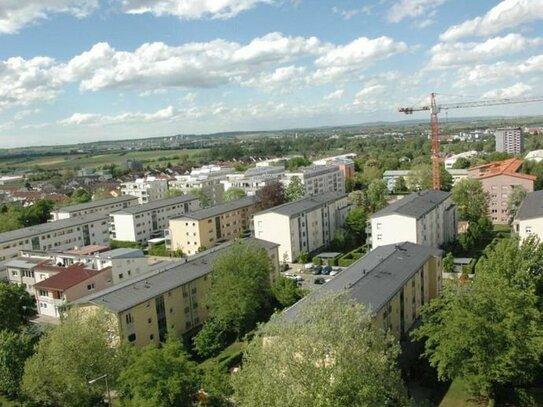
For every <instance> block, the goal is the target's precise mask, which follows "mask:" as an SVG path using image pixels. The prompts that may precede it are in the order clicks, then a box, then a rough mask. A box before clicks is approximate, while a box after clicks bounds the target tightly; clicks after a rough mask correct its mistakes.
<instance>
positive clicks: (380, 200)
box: [367, 179, 388, 213]
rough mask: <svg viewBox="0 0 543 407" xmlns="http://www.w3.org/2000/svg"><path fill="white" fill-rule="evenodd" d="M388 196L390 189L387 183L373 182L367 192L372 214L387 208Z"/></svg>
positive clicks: (377, 180) (378, 180) (380, 180)
mask: <svg viewBox="0 0 543 407" xmlns="http://www.w3.org/2000/svg"><path fill="white" fill-rule="evenodd" d="M387 194H388V189H387V184H386V182H385V181H383V180H382V179H376V180H373V181H371V183H370V184H369V185H368V192H367V196H368V204H369V208H368V210H369V212H370V213H374V212H377V211H379V210H381V209H383V208H384V207H385V206H387V198H386V197H387Z"/></svg>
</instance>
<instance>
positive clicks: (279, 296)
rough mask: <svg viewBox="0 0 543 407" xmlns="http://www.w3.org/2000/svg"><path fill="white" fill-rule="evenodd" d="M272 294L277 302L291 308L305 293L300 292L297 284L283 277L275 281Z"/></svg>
mask: <svg viewBox="0 0 543 407" xmlns="http://www.w3.org/2000/svg"><path fill="white" fill-rule="evenodd" d="M272 292H273V295H274V296H275V299H276V300H277V302H279V304H281V306H283V307H290V306H291V305H292V304H294V303H295V302H296V301H298V300H299V299H300V298H302V297H303V292H302V291H300V289H299V288H298V285H297V284H296V282H295V281H294V280H291V279H290V278H286V277H283V276H280V277H278V278H277V280H275V283H273V285H272Z"/></svg>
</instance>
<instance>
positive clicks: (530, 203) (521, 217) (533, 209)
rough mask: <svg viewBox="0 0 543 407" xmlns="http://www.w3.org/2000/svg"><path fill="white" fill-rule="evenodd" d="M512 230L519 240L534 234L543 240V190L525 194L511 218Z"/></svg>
mask: <svg viewBox="0 0 543 407" xmlns="http://www.w3.org/2000/svg"><path fill="white" fill-rule="evenodd" d="M513 230H514V231H515V233H516V234H517V235H518V236H519V237H520V239H521V240H524V239H526V238H528V237H529V236H532V235H535V236H537V237H538V238H539V239H540V240H542V241H543V191H535V192H530V193H529V194H528V195H526V198H524V201H522V204H521V205H520V207H519V208H518V211H517V214H516V215H515V219H514V220H513Z"/></svg>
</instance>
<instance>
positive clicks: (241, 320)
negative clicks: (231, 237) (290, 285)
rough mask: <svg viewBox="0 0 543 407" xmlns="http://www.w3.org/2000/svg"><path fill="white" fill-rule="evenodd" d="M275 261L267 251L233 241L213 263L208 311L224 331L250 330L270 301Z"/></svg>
mask: <svg viewBox="0 0 543 407" xmlns="http://www.w3.org/2000/svg"><path fill="white" fill-rule="evenodd" d="M272 269H273V267H272V263H271V260H270V258H269V257H268V254H267V252H266V250H264V249H258V248H255V247H254V246H252V245H250V244H247V243H242V242H239V241H238V242H234V244H233V245H232V246H231V247H230V248H229V249H228V251H227V252H225V253H224V254H222V255H220V256H219V257H218V258H217V260H216V261H215V264H214V266H213V273H212V275H211V289H210V292H209V297H208V305H209V312H210V316H211V318H213V319H214V320H215V321H216V322H217V323H218V324H219V325H220V326H221V327H222V329H224V330H230V331H232V332H234V333H236V334H237V335H238V336H239V335H241V334H242V333H245V332H248V331H249V330H250V329H252V328H253V327H254V325H255V324H256V322H257V321H258V320H259V319H260V318H261V312H262V311H263V309H264V308H265V307H266V306H267V305H268V304H269V301H270V297H271V293H270V275H271V272H272Z"/></svg>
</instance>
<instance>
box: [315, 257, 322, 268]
mask: <svg viewBox="0 0 543 407" xmlns="http://www.w3.org/2000/svg"><path fill="white" fill-rule="evenodd" d="M313 264H315V265H317V266H322V259H321V258H320V257H318V256H315V257H313Z"/></svg>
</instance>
